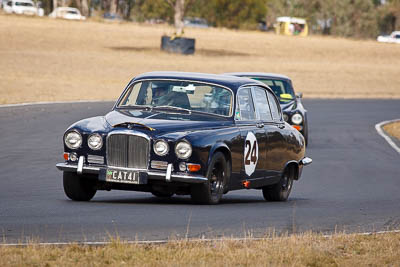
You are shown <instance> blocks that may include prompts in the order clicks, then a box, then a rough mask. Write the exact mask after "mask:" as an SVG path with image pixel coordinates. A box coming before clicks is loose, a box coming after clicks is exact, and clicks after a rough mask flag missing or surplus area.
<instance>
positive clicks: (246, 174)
mask: <svg viewBox="0 0 400 267" xmlns="http://www.w3.org/2000/svg"><path fill="white" fill-rule="evenodd" d="M236 103H237V105H236V112H235V122H236V125H237V127H238V128H239V130H240V142H239V143H240V145H241V152H242V169H241V177H242V180H249V179H256V178H264V177H265V138H266V136H265V131H264V129H263V127H264V125H263V123H262V122H261V121H260V120H259V119H258V118H257V115H256V113H255V109H254V100H253V94H252V88H251V87H244V88H240V89H239V90H238V93H237V101H236Z"/></svg>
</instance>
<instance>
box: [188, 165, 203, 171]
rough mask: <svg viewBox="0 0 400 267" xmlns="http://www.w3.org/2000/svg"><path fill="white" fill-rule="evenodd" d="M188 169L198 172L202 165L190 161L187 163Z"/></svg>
mask: <svg viewBox="0 0 400 267" xmlns="http://www.w3.org/2000/svg"><path fill="white" fill-rule="evenodd" d="M187 169H188V171H190V172H198V171H200V169H201V165H200V164H193V163H188V164H187Z"/></svg>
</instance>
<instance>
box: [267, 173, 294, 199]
mask: <svg viewBox="0 0 400 267" xmlns="http://www.w3.org/2000/svg"><path fill="white" fill-rule="evenodd" d="M292 186H293V175H292V173H291V172H290V169H289V168H287V169H286V170H285V172H284V173H283V175H282V177H281V179H280V180H279V182H278V183H276V184H273V185H269V186H264V187H263V188H262V192H263V196H264V199H265V200H267V201H286V200H287V199H288V198H289V195H290V192H291V191H292Z"/></svg>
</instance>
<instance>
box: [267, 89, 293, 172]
mask: <svg viewBox="0 0 400 267" xmlns="http://www.w3.org/2000/svg"><path fill="white" fill-rule="evenodd" d="M265 92H266V93H267V97H268V103H269V107H270V110H271V115H272V122H269V123H266V124H267V125H268V127H265V130H266V135H267V142H268V145H267V148H266V150H267V166H266V169H267V175H268V176H269V177H271V176H278V175H280V174H281V172H282V170H283V168H284V165H285V164H286V158H287V156H286V154H287V153H288V152H287V151H286V150H287V145H286V141H285V137H284V131H285V127H286V125H285V122H284V120H283V117H282V111H281V109H280V106H279V102H278V100H277V98H276V97H275V96H274V95H273V93H272V92H271V91H269V90H266V91H265Z"/></svg>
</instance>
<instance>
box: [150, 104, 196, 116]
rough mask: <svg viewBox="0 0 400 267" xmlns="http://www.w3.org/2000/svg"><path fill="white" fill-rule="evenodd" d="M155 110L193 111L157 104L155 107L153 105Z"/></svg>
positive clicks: (189, 112)
mask: <svg viewBox="0 0 400 267" xmlns="http://www.w3.org/2000/svg"><path fill="white" fill-rule="evenodd" d="M153 110H158V111H160V110H161V111H178V112H187V113H188V114H191V113H192V111H191V110H190V109H187V108H181V107H174V106H155V107H153Z"/></svg>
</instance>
